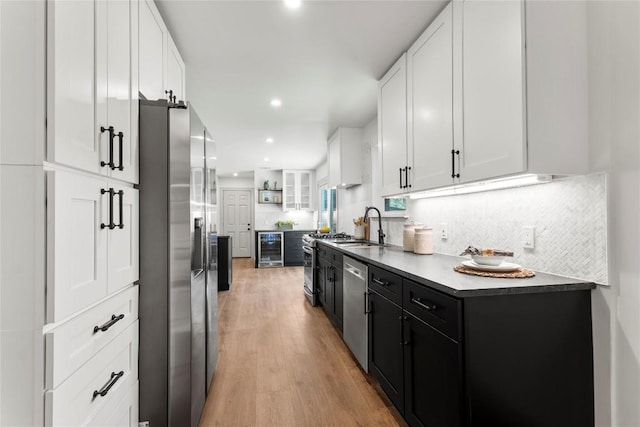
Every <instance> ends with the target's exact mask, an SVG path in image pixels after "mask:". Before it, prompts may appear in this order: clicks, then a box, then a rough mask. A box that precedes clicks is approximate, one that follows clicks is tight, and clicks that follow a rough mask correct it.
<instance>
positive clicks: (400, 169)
mask: <svg viewBox="0 0 640 427" xmlns="http://www.w3.org/2000/svg"><path fill="white" fill-rule="evenodd" d="M398 170H399V171H400V188H404V187H403V186H402V168H398Z"/></svg>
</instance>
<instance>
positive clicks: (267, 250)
mask: <svg viewBox="0 0 640 427" xmlns="http://www.w3.org/2000/svg"><path fill="white" fill-rule="evenodd" d="M283 265H284V236H283V233H282V232H281V231H260V232H258V267H259V268H262V267H282V266H283Z"/></svg>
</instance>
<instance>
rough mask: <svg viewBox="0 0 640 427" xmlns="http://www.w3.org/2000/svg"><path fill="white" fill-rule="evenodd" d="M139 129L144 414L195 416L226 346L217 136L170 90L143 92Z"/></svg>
mask: <svg viewBox="0 0 640 427" xmlns="http://www.w3.org/2000/svg"><path fill="white" fill-rule="evenodd" d="M139 138H140V219H141V221H140V308H139V311H140V313H139V317H140V355H139V378H140V410H139V411H140V421H149V422H150V425H151V426H154V427H155V426H158V427H159V426H197V425H198V422H199V420H200V415H201V413H202V408H203V406H204V402H205V398H206V394H207V392H208V389H209V386H210V384H211V379H212V377H213V373H214V371H215V365H216V362H217V348H218V346H217V338H218V332H217V306H218V302H217V271H216V264H215V263H211V262H210V260H211V258H212V254H211V253H210V252H211V250H212V247H211V245H210V241H211V240H212V239H211V236H212V235H213V234H214V233H215V230H216V223H215V221H216V213H215V203H216V202H215V200H216V198H215V167H214V166H213V164H214V163H215V153H214V152H213V151H214V145H213V140H212V139H211V137H210V135H209V133H208V131H207V130H206V129H205V127H204V125H203V124H202V122H201V121H200V119H199V118H198V116H197V114H196V113H195V111H194V110H193V108H192V107H191V106H190V105H182V104H172V103H169V102H167V101H165V100H158V101H140V134H139ZM207 151H209V153H207Z"/></svg>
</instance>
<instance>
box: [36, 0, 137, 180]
mask: <svg viewBox="0 0 640 427" xmlns="http://www.w3.org/2000/svg"><path fill="white" fill-rule="evenodd" d="M137 10H138V2H137V1H136V0H130V1H115V2H111V1H109V2H107V1H95V2H93V1H85V2H75V1H52V2H50V3H49V8H48V13H49V18H48V19H49V38H48V45H49V52H50V54H49V56H48V61H49V64H48V67H49V72H48V80H49V105H48V110H49V120H48V149H47V150H48V160H49V161H52V162H56V163H61V164H65V165H69V166H73V167H76V168H80V169H83V170H86V171H89V172H93V173H99V174H102V175H105V176H110V177H113V178H117V179H121V180H125V181H129V182H134V183H135V182H137V181H138V154H137V153H138V149H137V144H138V137H137V129H138V114H137V108H138V107H137V104H138V84H137V80H138V79H137V76H138V70H137V60H136V58H137V51H138V48H137V34H138V29H137V22H138V20H137V16H138V14H137Z"/></svg>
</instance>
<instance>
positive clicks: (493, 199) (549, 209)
mask: <svg viewBox="0 0 640 427" xmlns="http://www.w3.org/2000/svg"><path fill="white" fill-rule="evenodd" d="M606 206H607V185H606V176H605V175H603V174H595V175H587V176H579V177H571V178H564V179H561V180H557V181H554V182H552V183H549V184H542V185H535V186H530V187H521V188H512V189H506V190H498V191H489V192H483V193H475V194H465V195H458V196H449V197H440V198H432V199H420V200H410V201H409V202H408V209H407V211H408V214H409V217H410V219H411V220H413V221H417V222H421V223H424V224H427V225H429V226H432V227H437V226H438V224H440V223H442V222H446V223H447V224H448V228H449V230H448V232H449V236H448V239H447V240H441V239H440V237H439V236H435V238H434V249H435V251H436V252H440V253H444V254H449V255H458V254H459V253H460V252H461V251H462V250H464V248H466V247H467V246H469V245H473V246H476V247H493V248H500V249H508V250H512V251H513V252H514V261H515V262H517V263H519V264H522V265H523V266H526V267H528V268H532V269H534V270H539V271H544V272H548V273H554V274H560V275H565V276H571V277H576V278H581V279H586V280H592V281H595V282H597V283H600V284H606V283H607V208H606ZM384 223H385V224H384V227H385V232H386V233H387V236H388V239H387V240H388V241H389V242H390V243H393V244H402V223H401V222H398V221H384ZM524 226H533V227H535V249H524V248H523V247H522V227H524Z"/></svg>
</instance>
